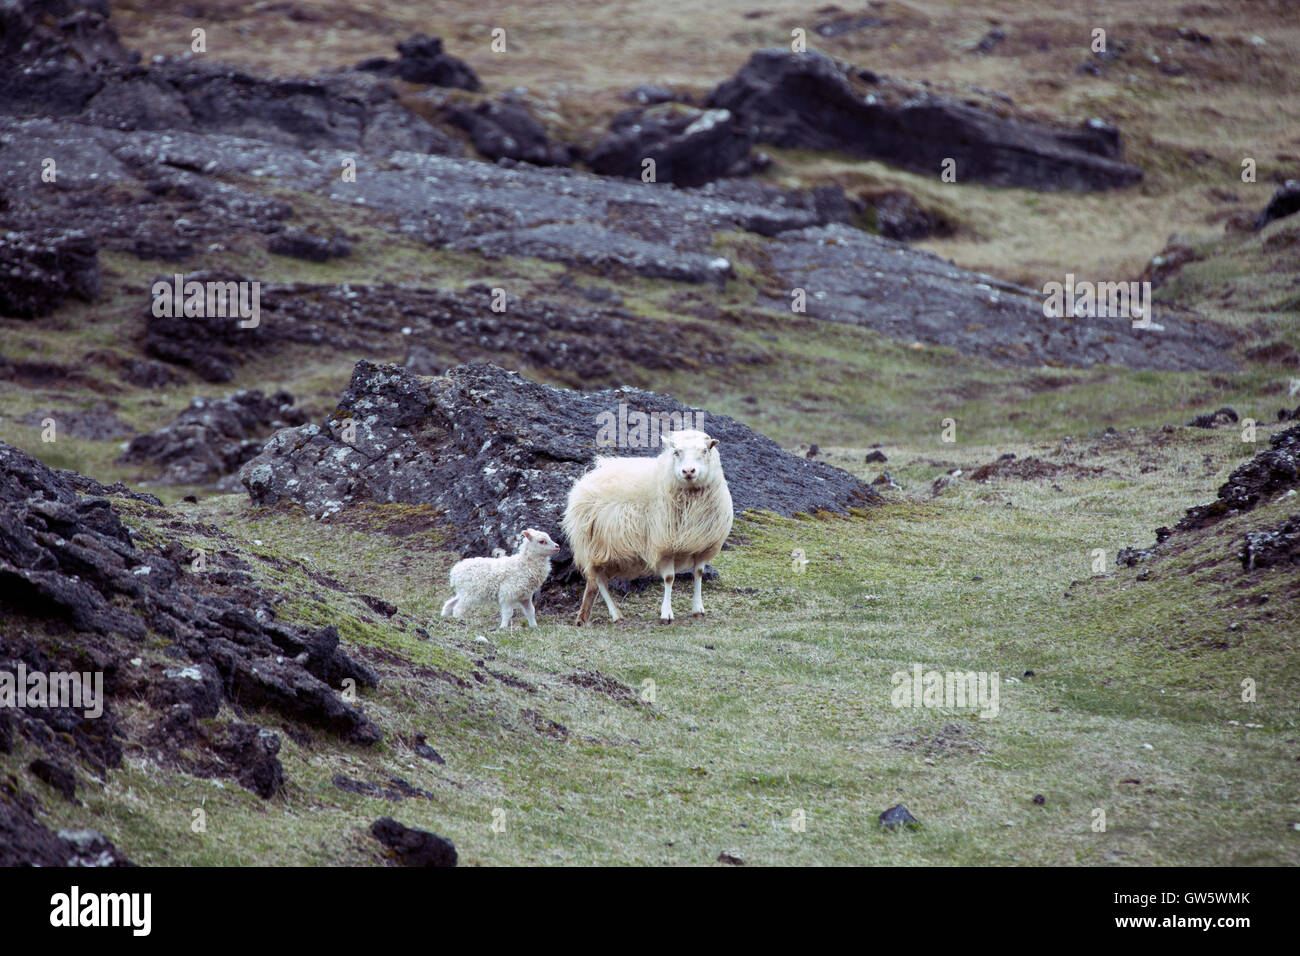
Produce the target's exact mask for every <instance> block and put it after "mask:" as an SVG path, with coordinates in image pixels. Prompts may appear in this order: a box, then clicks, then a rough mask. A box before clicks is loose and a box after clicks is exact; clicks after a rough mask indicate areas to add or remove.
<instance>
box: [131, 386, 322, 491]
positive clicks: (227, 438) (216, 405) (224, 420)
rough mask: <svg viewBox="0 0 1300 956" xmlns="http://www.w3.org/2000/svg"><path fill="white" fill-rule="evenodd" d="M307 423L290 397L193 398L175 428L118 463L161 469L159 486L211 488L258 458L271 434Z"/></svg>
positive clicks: (134, 447)
mask: <svg viewBox="0 0 1300 956" xmlns="http://www.w3.org/2000/svg"><path fill="white" fill-rule="evenodd" d="M305 421H306V416H304V415H303V413H302V412H301V411H300V410H298V409H295V408H294V407H293V396H292V395H290V394H289V393H288V392H276V393H275V394H274V395H272V396H270V397H269V398H268V397H266V396H264V395H263V394H262V393H261V392H259V391H256V390H254V391H244V392H236V393H235V394H233V395H229V396H227V397H226V398H218V399H208V398H194V399H191V400H190V404H189V407H188V408H186V409H185V410H184V411H183V412H181V413H180V414H179V415H178V416H176V420H175V421H174V422H172V423H171V424H170V425H167V426H166V427H164V428H160V429H158V430H157V431H153V432H149V433H148V434H145V435H140V436H138V437H137V438H135V439H134V440H132V442H131V444H130V445H129V446H127V449H126V452H125V453H124V454H123V455H122V457H121V458H120V459H119V461H122V462H126V463H140V462H146V461H147V462H150V463H152V464H155V465H158V466H161V467H162V468H163V469H164V470H163V473H162V474H161V475H160V476H159V477H158V479H157V481H158V483H159V484H164V485H203V484H212V483H214V482H217V481H218V479H220V478H222V477H224V476H225V475H229V474H232V473H233V472H235V471H237V470H238V469H239V466H240V465H242V464H243V463H244V462H246V461H248V460H249V459H251V458H253V457H255V456H256V455H257V453H258V452H260V451H261V450H262V442H263V441H264V439H265V438H266V436H267V435H269V434H270V433H271V430H272V429H274V428H284V427H286V426H289V425H301V424H303V423H304V422H305ZM232 487H233V486H232Z"/></svg>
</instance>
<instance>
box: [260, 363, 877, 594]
mask: <svg viewBox="0 0 1300 956" xmlns="http://www.w3.org/2000/svg"><path fill="white" fill-rule="evenodd" d="M620 407H621V408H622V410H623V416H624V421H631V422H632V423H633V425H634V424H635V418H634V417H631V418H629V416H634V415H635V414H636V413H637V412H641V413H650V414H654V413H660V412H662V413H677V414H678V415H679V416H680V415H681V414H682V413H686V412H689V413H691V414H692V416H693V417H692V418H691V419H690V421H692V422H695V423H697V424H699V425H700V427H702V428H703V429H704V430H705V431H707V432H708V433H709V434H710V435H712V436H713V437H715V438H717V439H719V441H720V442H721V444H720V446H719V447H720V451H721V454H722V463H723V467H724V469H725V470H726V474H727V480H728V484H729V485H730V488H731V495H732V499H733V501H734V503H735V507H736V511H737V513H738V514H739V513H743V512H745V511H747V510H749V509H751V508H754V509H762V510H768V511H774V512H777V513H778V514H783V515H791V514H794V513H796V512H805V513H812V512H816V511H836V512H844V511H845V510H847V509H848V508H850V507H854V506H862V505H870V504H874V503H876V502H878V501H880V500H881V499H880V496H879V495H878V494H877V493H876V492H874V491H873V490H871V489H870V488H868V487H867V486H866V485H864V484H863V483H862V482H860V481H859V480H858V479H856V478H854V477H853V476H852V475H850V474H848V473H846V472H843V471H840V470H839V469H838V468H833V467H831V466H830V465H827V464H824V463H822V462H817V461H810V460H808V459H804V458H798V457H795V456H794V455H790V454H788V453H786V452H784V451H782V450H781V449H780V447H778V446H777V444H776V443H775V442H773V441H772V440H771V439H769V438H765V437H764V436H762V435H759V434H757V433H756V432H753V431H751V430H750V429H749V428H747V427H745V426H744V425H742V424H740V423H739V422H737V421H735V420H734V419H731V418H728V417H726V416H724V415H711V414H706V413H704V412H703V411H702V410H699V409H689V408H687V407H686V406H683V405H681V404H679V403H678V402H676V401H674V400H673V399H671V398H669V397H667V396H664V395H657V394H655V393H653V392H644V391H639V390H637V389H609V390H605V391H600V392H590V393H582V392H571V391H567V390H565V389H560V388H554V387H552V386H548V385H539V384H536V383H533V382H530V381H528V380H527V379H525V378H523V377H522V376H520V375H518V374H515V373H512V372H507V371H505V370H503V369H500V368H497V367H495V366H491V365H462V366H458V367H456V368H453V369H451V370H449V371H448V372H447V373H446V374H445V375H443V376H441V377H439V378H433V379H426V378H421V377H419V376H417V375H415V374H413V373H412V372H411V371H410V370H409V369H406V368H403V367H401V366H396V365H386V366H376V365H372V364H371V363H369V362H358V363H357V366H356V368H355V369H354V370H353V373H352V381H351V383H350V384H349V385H348V389H347V391H346V392H345V393H344V394H343V397H342V399H341V400H340V401H339V406H338V408H337V409H336V410H335V411H334V412H333V413H331V415H330V416H329V418H328V419H326V421H325V422H324V423H323V424H321V425H306V426H303V427H300V428H291V429H285V430H283V431H280V432H278V433H276V435H275V436H274V437H273V438H272V439H271V440H270V441H269V442H267V444H266V447H265V449H264V451H263V452H262V454H261V455H259V456H258V457H257V458H255V459H253V460H252V461H250V462H249V463H248V464H246V465H245V466H244V467H243V468H242V469H241V470H240V480H241V481H242V482H243V483H244V486H245V487H246V488H247V489H248V493H249V496H250V497H251V498H252V500H253V502H254V503H255V504H258V505H273V504H275V503H276V502H279V501H283V500H290V501H295V502H297V503H298V504H300V505H301V506H302V507H303V508H305V509H306V510H307V511H308V512H309V513H311V514H313V515H317V516H329V515H333V514H337V513H338V512H340V511H342V510H343V509H345V508H347V507H349V506H350V505H352V504H354V503H358V502H364V501H376V502H404V503H412V504H426V505H430V506H432V508H434V509H436V511H437V513H438V514H439V515H440V521H441V522H442V523H444V524H445V525H446V529H447V531H448V533H449V546H450V547H452V548H454V549H456V550H458V551H462V552H470V551H471V550H472V552H473V553H475V554H487V553H489V552H490V551H491V549H492V548H493V547H505V548H509V546H510V543H511V541H512V540H513V538H514V536H515V535H516V534H518V532H519V531H520V530H521V529H523V528H525V527H536V528H540V529H542V530H545V531H548V532H550V533H551V534H552V535H555V536H557V540H559V539H558V534H559V526H560V517H561V513H562V510H563V508H564V502H565V499H566V497H567V495H568V491H569V488H570V486H571V485H572V484H573V482H574V480H576V479H577V478H578V477H579V476H580V475H581V474H582V473H583V472H584V471H586V469H587V468H588V467H589V466H590V465H591V464H592V462H593V461H594V460H595V457H596V456H597V455H598V454H618V453H625V454H638V453H640V454H657V453H658V448H657V447H655V448H653V449H649V448H644V449H641V448H635V447H634V448H630V449H629V448H626V447H625V448H624V449H622V451H620V449H619V448H617V447H612V448H611V447H604V446H602V445H600V444H598V443H597V440H598V437H600V436H598V432H599V431H600V428H601V425H602V422H609V421H610V418H608V417H603V416H606V415H608V416H612V419H613V420H614V421H615V423H617V421H618V418H619V415H620ZM696 413H699V415H701V416H702V418H696V417H694V416H695V414H696ZM616 428H617V425H616ZM628 428H629V426H627V425H624V427H623V441H624V442H628V441H630V440H635V435H634V434H633V433H631V432H629V431H628ZM629 435H631V436H632V438H631V439H629V437H628V436H629ZM612 437H613V440H614V441H619V438H618V436H617V431H616V432H615V434H614V435H613V436H612ZM567 559H568V552H567V550H566V551H564V552H562V553H561V555H560V557H559V560H560V561H561V562H563V561H565V560H567ZM557 570H558V568H557ZM559 576H560V575H558V574H557V575H552V577H553V578H557V579H558V577H559Z"/></svg>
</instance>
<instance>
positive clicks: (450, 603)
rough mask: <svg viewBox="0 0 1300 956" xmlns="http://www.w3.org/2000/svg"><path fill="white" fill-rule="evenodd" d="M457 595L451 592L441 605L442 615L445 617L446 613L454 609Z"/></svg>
mask: <svg viewBox="0 0 1300 956" xmlns="http://www.w3.org/2000/svg"><path fill="white" fill-rule="evenodd" d="M458 596H459V595H455V594H453V595H452V596H451V597H449V598H448V599H447V600H446V602H445V603H444V604H443V605H442V617H446V616H447V615H448V614H451V613H452V612H453V611H454V610H455V609H456V598H457V597H458Z"/></svg>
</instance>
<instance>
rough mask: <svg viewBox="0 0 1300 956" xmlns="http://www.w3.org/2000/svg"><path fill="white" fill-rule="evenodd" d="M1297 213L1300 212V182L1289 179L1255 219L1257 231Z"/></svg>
mask: <svg viewBox="0 0 1300 956" xmlns="http://www.w3.org/2000/svg"><path fill="white" fill-rule="evenodd" d="M1297 212H1300V180H1295V179H1288V180H1287V181H1286V182H1285V183H1284V184H1283V185H1281V186H1279V187H1278V190H1277V192H1275V193H1273V198H1272V199H1270V200H1269V201H1268V205H1267V206H1265V207H1264V208H1263V209H1262V210H1261V211H1260V214H1259V216H1258V217H1257V218H1256V219H1255V229H1256V230H1259V229H1263V228H1264V227H1265V226H1267V225H1268V224H1269V223H1270V222H1274V221H1275V220H1278V219H1283V218H1285V217H1286V216H1294V215H1295V214H1296V213H1297Z"/></svg>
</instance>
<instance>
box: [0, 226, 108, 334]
mask: <svg viewBox="0 0 1300 956" xmlns="http://www.w3.org/2000/svg"><path fill="white" fill-rule="evenodd" d="M102 285H103V282H102V279H101V278H100V273H99V245H98V243H96V242H95V240H94V239H93V238H92V237H90V236H88V235H87V234H85V233H84V232H80V231H77V230H72V231H67V232H60V231H53V230H48V229H46V230H34V231H30V232H10V233H8V234H0V315H3V316H6V317H9V318H16V319H34V318H38V317H40V316H44V315H49V314H50V313H51V312H53V311H54V310H55V309H56V308H58V307H59V305H60V303H62V302H63V300H64V299H66V298H68V297H69V296H71V297H73V298H77V299H81V300H82V301H85V302H92V301H94V300H95V298H97V297H98V295H99V293H100V289H101V288H102Z"/></svg>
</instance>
